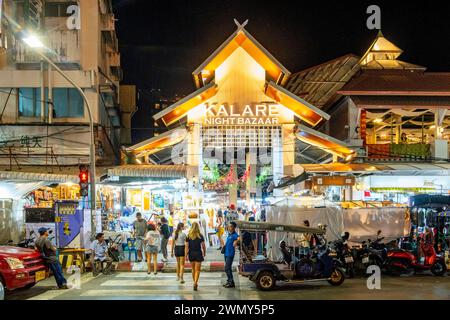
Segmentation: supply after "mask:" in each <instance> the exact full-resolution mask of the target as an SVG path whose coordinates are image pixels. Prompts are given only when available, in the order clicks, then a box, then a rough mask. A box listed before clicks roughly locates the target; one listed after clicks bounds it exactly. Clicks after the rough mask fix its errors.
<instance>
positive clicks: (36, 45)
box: [22, 35, 96, 235]
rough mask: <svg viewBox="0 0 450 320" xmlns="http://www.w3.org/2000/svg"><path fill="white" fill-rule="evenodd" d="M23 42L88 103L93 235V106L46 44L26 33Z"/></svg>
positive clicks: (92, 226) (94, 175)
mask: <svg viewBox="0 0 450 320" xmlns="http://www.w3.org/2000/svg"><path fill="white" fill-rule="evenodd" d="M22 40H23V42H25V43H26V44H27V45H28V46H29V47H30V48H33V49H35V50H34V52H36V53H37V54H38V55H39V56H40V57H41V58H42V59H43V60H45V61H47V63H48V64H49V65H51V66H52V68H54V69H55V70H56V71H57V72H58V73H59V74H60V75H61V76H62V77H63V78H64V79H66V80H67V81H68V82H69V83H70V84H71V85H72V86H73V87H74V88H75V89H77V90H78V92H79V93H80V94H81V96H82V97H83V100H84V102H85V104H86V108H87V111H88V115H89V129H90V135H91V139H90V140H91V142H90V146H89V162H90V170H89V171H90V173H91V177H90V179H91V201H90V207H91V235H93V234H94V233H95V231H94V230H93V228H94V224H95V177H96V174H95V137H94V118H93V117H92V108H91V105H90V103H89V100H88V98H87V97H86V94H85V93H84V91H83V89H81V88H80V87H79V86H78V85H77V84H76V83H75V81H73V80H72V79H71V78H70V77H69V76H68V75H67V73H65V72H64V71H63V70H61V69H60V68H59V67H58V66H57V65H56V64H55V63H54V62H53V61H51V60H50V59H49V58H48V57H47V56H46V55H45V54H44V53H42V51H41V50H40V49H41V48H43V47H44V44H43V43H42V42H41V41H40V40H39V39H38V38H37V37H36V36H34V35H26V36H24V37H22Z"/></svg>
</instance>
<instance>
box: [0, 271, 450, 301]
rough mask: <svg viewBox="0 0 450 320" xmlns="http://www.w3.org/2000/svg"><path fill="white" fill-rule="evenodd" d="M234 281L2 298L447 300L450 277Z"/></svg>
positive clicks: (207, 278)
mask: <svg viewBox="0 0 450 320" xmlns="http://www.w3.org/2000/svg"><path fill="white" fill-rule="evenodd" d="M235 278H236V285H237V287H236V288H234V289H225V288H223V287H222V283H224V282H225V275H224V274H223V273H220V272H204V273H202V274H201V276H200V283H199V290H198V291H197V292H194V291H193V290H192V280H191V278H190V274H186V276H185V280H186V283H185V284H183V285H182V284H180V283H178V282H177V281H176V279H175V274H174V273H159V274H158V275H157V276H152V277H149V276H148V275H147V274H146V273H144V272H121V273H115V274H112V275H109V276H104V275H99V276H97V277H96V278H93V277H92V275H91V274H90V273H89V274H84V275H82V276H81V284H80V289H76V288H73V289H69V290H52V287H54V285H55V283H54V279H53V278H50V279H47V280H45V281H42V282H40V283H39V284H37V285H36V286H35V287H33V288H31V289H28V290H17V291H14V292H11V293H10V294H9V295H7V299H9V300H21V299H33V300H53V299H56V300H96V299H102V300H127V299H131V300H139V299H149V300H158V299H163V300H179V299H187V300H201V299H225V300H236V299H237V300H239V299H245V300H258V299H282V300H287V299H293V300H303V299H317V300H319V299H345V300H352V299H355V300H358V299H370V300H373V299H389V300H393V299H394V300H395V299H448V300H450V276H445V277H435V276H432V275H425V274H424V275H414V276H409V277H399V278H397V277H390V276H382V278H381V289H379V290H376V289H375V290H369V289H368V288H367V285H366V279H363V278H357V279H346V281H345V282H344V284H343V285H341V286H340V287H332V286H331V285H329V284H328V283H327V282H316V283H308V284H302V285H294V284H287V283H279V284H278V286H277V287H276V288H275V290H273V291H270V292H262V291H258V290H257V289H256V287H255V285H254V284H253V283H252V282H251V281H249V280H248V279H247V278H243V277H238V276H237V275H236V276H235Z"/></svg>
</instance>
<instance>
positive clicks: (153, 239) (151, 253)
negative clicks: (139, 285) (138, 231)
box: [145, 224, 161, 275]
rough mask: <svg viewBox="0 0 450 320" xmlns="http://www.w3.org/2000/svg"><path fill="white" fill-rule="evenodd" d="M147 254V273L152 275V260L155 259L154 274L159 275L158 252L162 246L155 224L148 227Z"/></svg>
mask: <svg viewBox="0 0 450 320" xmlns="http://www.w3.org/2000/svg"><path fill="white" fill-rule="evenodd" d="M145 244H146V246H145V252H146V254H147V273H148V274H151V273H152V271H151V270H152V258H153V273H154V274H155V275H156V274H157V273H158V252H159V247H160V245H161V236H160V234H159V232H158V231H156V227H155V225H154V224H149V225H148V226H147V234H146V235H145Z"/></svg>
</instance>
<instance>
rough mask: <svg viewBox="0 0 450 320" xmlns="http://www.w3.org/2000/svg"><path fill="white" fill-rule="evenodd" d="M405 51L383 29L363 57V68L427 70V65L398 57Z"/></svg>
mask: <svg viewBox="0 0 450 320" xmlns="http://www.w3.org/2000/svg"><path fill="white" fill-rule="evenodd" d="M402 53H403V50H402V49H400V48H399V47H397V46H396V45H395V44H393V43H392V42H390V41H389V40H388V39H386V38H385V37H384V35H383V33H382V32H381V31H379V32H378V35H377V37H376V38H375V40H374V41H373V42H372V44H371V46H370V47H369V49H368V50H367V51H366V53H365V54H364V56H363V57H362V59H361V62H360V64H361V68H363V69H407V70H425V69H426V68H425V67H422V66H419V65H415V64H412V63H408V62H403V61H400V60H398V59H397V58H398V57H399V56H400V55H401V54H402Z"/></svg>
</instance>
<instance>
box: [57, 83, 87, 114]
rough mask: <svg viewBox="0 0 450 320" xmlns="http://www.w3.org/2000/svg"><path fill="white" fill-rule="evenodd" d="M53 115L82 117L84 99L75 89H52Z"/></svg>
mask: <svg viewBox="0 0 450 320" xmlns="http://www.w3.org/2000/svg"><path fill="white" fill-rule="evenodd" d="M53 117H54V118H82V117H84V100H83V97H82V96H81V95H80V93H79V92H78V90H77V89H74V88H55V89H53Z"/></svg>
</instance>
